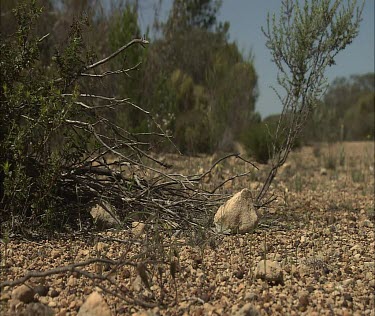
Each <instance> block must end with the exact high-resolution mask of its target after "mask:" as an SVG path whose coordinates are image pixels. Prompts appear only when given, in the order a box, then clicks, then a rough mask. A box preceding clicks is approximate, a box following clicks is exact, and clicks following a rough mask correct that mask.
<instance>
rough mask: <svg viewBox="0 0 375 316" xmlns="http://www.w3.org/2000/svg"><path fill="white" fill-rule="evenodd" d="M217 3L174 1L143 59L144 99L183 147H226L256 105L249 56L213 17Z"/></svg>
mask: <svg viewBox="0 0 375 316" xmlns="http://www.w3.org/2000/svg"><path fill="white" fill-rule="evenodd" d="M220 5H221V2H220V1H212V0H201V1H193V0H189V1H180V0H176V1H174V2H173V6H172V9H171V11H170V14H169V17H168V19H167V21H166V22H165V23H160V24H159V25H158V27H159V29H160V31H161V37H160V38H159V39H158V40H157V41H156V42H155V43H154V44H153V45H151V47H150V50H149V55H148V58H147V61H146V67H145V69H146V70H145V71H146V74H145V84H144V85H143V88H144V89H143V90H144V91H146V96H145V99H144V102H142V104H144V105H145V107H146V108H149V109H152V110H154V112H156V113H159V114H160V117H161V119H160V124H161V125H164V126H165V128H166V129H168V130H170V131H171V134H172V135H173V136H174V141H175V143H176V144H177V146H178V147H179V148H180V149H181V150H182V152H185V153H197V152H212V151H215V150H230V149H231V148H232V147H233V143H234V141H235V140H236V139H237V140H238V138H239V135H240V131H241V130H242V129H244V128H247V127H248V126H249V125H250V124H251V123H249V122H250V121H251V118H252V115H253V113H254V110H255V101H256V97H257V75H256V72H255V69H254V66H253V61H252V59H251V58H248V59H245V58H244V56H243V55H242V54H241V53H240V51H239V49H238V47H237V45H236V44H235V43H230V42H229V40H228V30H229V23H227V22H226V23H218V22H217V19H216V14H217V12H218V11H219V9H220ZM147 94H148V95H147Z"/></svg>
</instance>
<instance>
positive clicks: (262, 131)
mask: <svg viewBox="0 0 375 316" xmlns="http://www.w3.org/2000/svg"><path fill="white" fill-rule="evenodd" d="M272 132H273V131H272V130H270V129H269V128H268V127H267V125H266V124H263V123H258V124H255V125H254V126H252V127H251V128H249V129H248V130H247V131H245V132H244V133H243V134H242V137H241V140H242V143H243V145H244V146H245V149H246V151H247V153H248V154H249V155H250V156H251V157H253V158H254V159H255V160H256V161H257V162H258V163H263V164H266V163H267V162H268V160H269V159H270V158H271V155H272V154H271V153H272V148H271V145H272V136H271V135H273V134H272Z"/></svg>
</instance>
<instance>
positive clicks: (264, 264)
mask: <svg viewBox="0 0 375 316" xmlns="http://www.w3.org/2000/svg"><path fill="white" fill-rule="evenodd" d="M255 277H256V278H257V279H262V280H266V281H268V282H270V283H274V284H282V283H283V270H282V269H281V267H280V265H279V263H278V262H277V261H271V260H261V261H260V262H259V263H258V265H257V267H256V270H255Z"/></svg>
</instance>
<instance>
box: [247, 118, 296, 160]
mask: <svg viewBox="0 0 375 316" xmlns="http://www.w3.org/2000/svg"><path fill="white" fill-rule="evenodd" d="M276 127H277V120H273V119H272V120H271V119H269V118H266V119H265V120H264V121H263V122H262V123H256V124H254V125H253V126H252V127H250V128H249V129H248V130H246V131H245V132H244V133H243V134H242V136H241V142H242V144H243V145H244V146H245V149H246V151H247V153H248V154H249V155H250V156H252V157H254V159H255V160H256V161H257V162H258V163H262V164H266V163H267V162H268V161H269V160H270V159H271V158H272V155H273V154H272V153H273V152H278V150H279V148H280V147H281V146H282V144H283V143H285V137H279V138H278V139H275V135H276ZM272 146H275V148H273V147H272ZM299 147H301V142H300V140H299V139H296V140H295V142H294V144H293V146H292V149H296V148H299ZM275 150H276V151H275Z"/></svg>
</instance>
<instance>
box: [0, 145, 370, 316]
mask: <svg viewBox="0 0 375 316" xmlns="http://www.w3.org/2000/svg"><path fill="white" fill-rule="evenodd" d="M209 163H210V158H209V157H200V158H199V157H196V158H188V159H186V161H184V163H183V164H181V166H179V167H180V168H182V169H183V168H185V169H187V170H188V172H189V173H192V172H198V171H199V168H206V167H207V166H208V165H209ZM238 168H239V169H241V168H242V167H241V166H239V165H236V164H235V163H231V162H230V161H229V162H226V163H223V164H222V165H221V166H219V168H217V170H216V174H215V176H217V177H223V176H225V175H226V174H230V173H232V172H234V171H235V172H241V170H239V169H238ZM266 169H267V166H263V167H262V168H261V170H260V171H259V172H257V173H255V174H253V175H252V176H250V177H248V178H246V179H245V178H242V179H236V180H235V181H234V183H232V184H228V185H226V186H225V187H224V188H223V190H225V191H226V192H227V193H229V192H232V193H235V192H238V191H239V190H240V189H242V188H244V187H249V188H250V189H251V190H256V187H257V186H258V185H259V184H260V182H261V180H262V177H263V176H264V172H265V170H266ZM208 181H215V179H208ZM272 190H273V193H274V194H275V195H276V196H277V200H276V201H275V202H274V203H273V204H272V205H270V207H268V208H267V209H266V210H265V215H264V218H263V219H262V221H261V222H260V225H259V226H258V228H257V229H256V230H255V231H254V232H253V233H251V234H250V233H248V234H243V235H230V236H223V235H217V234H215V233H211V232H210V229H211V228H210V227H207V228H206V229H205V230H202V231H201V232H199V231H195V232H194V233H190V234H189V233H187V232H181V231H180V232H177V231H175V230H174V229H173V228H171V227H163V229H164V231H165V232H163V233H162V232H160V230H158V229H157V227H148V226H147V225H146V227H145V228H143V227H142V229H140V227H136V226H135V227H133V229H131V228H129V229H127V230H114V229H112V230H106V231H102V232H97V233H90V234H89V233H84V234H80V233H79V232H77V233H75V234H61V235H57V234H56V236H54V238H50V239H43V240H38V241H32V240H26V239H23V238H20V237H12V238H10V239H9V240H6V239H5V238H4V237H3V239H2V242H1V243H0V250H1V278H0V283H1V282H3V281H6V280H8V281H10V280H15V279H17V278H20V277H22V276H24V275H25V274H26V273H28V272H29V271H35V270H37V271H47V270H49V269H53V268H58V267H64V266H67V265H68V264H72V263H77V262H83V261H86V260H89V259H90V258H103V259H113V260H117V259H118V258H120V257H121V258H122V259H126V260H127V264H125V265H122V266H118V267H114V266H113V265H110V264H108V263H105V260H104V261H103V262H102V263H92V264H90V265H88V266H86V267H76V269H80V270H83V271H84V273H83V274H82V273H79V271H77V270H74V269H70V271H68V272H66V271H65V272H64V273H59V274H52V275H46V276H44V277H40V278H31V279H29V280H26V281H25V282H24V285H17V286H14V287H5V288H4V289H3V290H2V292H1V297H0V308H1V315H60V316H63V315H77V314H78V315H99V314H100V315H102V316H104V315H149V316H152V315H195V316H199V315H238V316H241V315H243V316H245V315H375V304H374V299H375V276H374V275H375V261H374V260H375V251H374V249H375V238H374V222H375V214H374V144H373V143H347V144H337V145H335V146H333V145H330V146H327V145H319V146H312V147H305V148H303V149H302V150H300V151H297V152H294V153H292V155H291V157H290V159H289V160H288V163H287V165H286V166H284V167H283V168H282V170H281V171H280V174H279V175H278V176H277V178H276V181H275V183H274V185H273V187H272ZM169 228H170V229H169ZM168 229H169V230H168ZM92 275H97V276H102V279H105V280H101V279H100V277H98V278H96V279H92V278H90V276H92ZM116 295H117V296H116ZM124 297H125V298H126V299H127V300H128V301H125V300H124ZM135 301H136V302H135ZM135 303H138V304H135Z"/></svg>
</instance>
